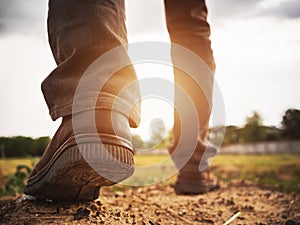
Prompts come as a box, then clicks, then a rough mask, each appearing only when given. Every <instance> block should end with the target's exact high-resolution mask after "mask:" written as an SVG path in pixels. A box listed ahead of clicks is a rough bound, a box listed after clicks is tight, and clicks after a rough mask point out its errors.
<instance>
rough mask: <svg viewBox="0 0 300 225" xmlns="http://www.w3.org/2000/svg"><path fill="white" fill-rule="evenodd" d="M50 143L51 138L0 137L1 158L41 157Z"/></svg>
mask: <svg viewBox="0 0 300 225" xmlns="http://www.w3.org/2000/svg"><path fill="white" fill-rule="evenodd" d="M49 142H50V138H49V137H39V138H31V137H23V136H16V137H0V156H1V158H5V157H26V156H41V155H42V154H43V152H44V150H45V148H46V147H47V145H48V143H49Z"/></svg>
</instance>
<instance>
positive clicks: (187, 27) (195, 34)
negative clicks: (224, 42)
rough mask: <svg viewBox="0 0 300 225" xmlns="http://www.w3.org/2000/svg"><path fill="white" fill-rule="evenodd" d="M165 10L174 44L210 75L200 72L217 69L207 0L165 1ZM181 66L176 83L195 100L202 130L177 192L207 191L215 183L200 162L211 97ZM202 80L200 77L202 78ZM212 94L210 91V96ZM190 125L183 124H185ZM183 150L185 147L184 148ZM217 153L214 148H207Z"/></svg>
mask: <svg viewBox="0 0 300 225" xmlns="http://www.w3.org/2000/svg"><path fill="white" fill-rule="evenodd" d="M165 12H166V20H167V28H168V31H169V34H170V39H171V42H172V43H173V44H177V45H180V46H182V47H184V48H187V49H189V50H191V51H192V52H193V53H195V54H196V55H197V56H199V57H200V58H201V59H202V60H203V61H204V62H205V64H207V66H208V67H209V69H210V70H211V74H201V71H199V76H207V75H213V74H214V71H215V62H214V57H213V52H212V49H211V41H210V26H209V24H208V22H207V8H206V4H205V1H204V0H185V1H182V0H165ZM177 57H180V56H177V55H176V51H174V48H173V49H172V60H173V63H175V64H176V59H177ZM185 72H186V71H182V70H180V69H178V68H176V65H175V68H174V78H175V79H174V80H175V84H176V85H177V86H179V87H180V88H182V89H183V90H184V91H185V92H186V93H187V94H188V95H189V96H190V98H191V99H192V101H193V103H194V105H195V107H196V110H197V114H198V118H199V122H200V124H199V125H200V130H199V133H198V144H197V146H196V149H195V151H194V153H193V155H192V157H191V159H190V160H189V161H188V162H187V164H186V165H185V166H184V167H183V168H182V169H180V171H179V175H178V178H177V182H176V184H175V191H176V192H177V193H188V194H189V193H190V194H192V193H195V194H197V193H204V192H207V191H209V190H211V189H213V188H215V185H214V184H213V183H212V182H211V180H210V178H209V176H208V173H207V171H206V172H200V171H199V164H200V161H201V158H202V156H203V154H204V151H205V149H206V147H207V146H206V141H207V133H208V123H209V117H210V113H211V99H207V97H206V95H205V94H204V92H203V91H202V90H201V88H200V87H199V86H198V85H197V84H196V83H195V82H194V81H193V79H191V77H190V76H189V75H188V74H186V73H185ZM201 79H202V80H203V79H211V78H210V77H207V78H205V77H202V78H201ZM201 79H200V80H201ZM179 95H180V93H179V92H177V91H176V90H175V108H176V107H177V106H180V105H183V104H184V102H180V96H179ZM209 96H211V93H210V95H209ZM180 116H182V115H178V114H177V112H176V110H175V113H174V145H173V146H171V147H170V149H169V151H170V153H172V152H173V151H174V149H175V147H176V145H177V144H178V141H179V139H180V135H181V125H180V123H181V122H180ZM185 125H186V126H189V125H188V124H184V126H185ZM182 151H184V149H183V150H182ZM207 151H211V153H212V154H214V152H215V149H214V148H210V147H208V148H207ZM173 160H174V162H175V164H179V163H178V162H179V161H180V159H176V158H173Z"/></svg>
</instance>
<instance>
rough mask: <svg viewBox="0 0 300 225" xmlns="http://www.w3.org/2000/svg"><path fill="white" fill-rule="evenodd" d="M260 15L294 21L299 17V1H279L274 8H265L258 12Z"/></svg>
mask: <svg viewBox="0 0 300 225" xmlns="http://www.w3.org/2000/svg"><path fill="white" fill-rule="evenodd" d="M260 15H265V16H276V17H281V18H286V19H295V18H299V17H300V1H299V0H288V1H281V2H280V3H279V4H277V5H276V6H273V7H270V8H265V9H262V10H261V11H260Z"/></svg>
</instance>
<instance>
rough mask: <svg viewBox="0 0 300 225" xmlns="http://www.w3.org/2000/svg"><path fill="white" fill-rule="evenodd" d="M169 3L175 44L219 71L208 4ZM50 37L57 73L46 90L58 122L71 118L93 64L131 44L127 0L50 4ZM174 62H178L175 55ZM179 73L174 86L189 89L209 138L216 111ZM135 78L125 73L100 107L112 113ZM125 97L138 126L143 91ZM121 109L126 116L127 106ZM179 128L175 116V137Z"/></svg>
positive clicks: (53, 0) (199, 0) (193, 0)
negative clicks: (81, 84)
mask: <svg viewBox="0 0 300 225" xmlns="http://www.w3.org/2000/svg"><path fill="white" fill-rule="evenodd" d="M164 2H165V12H166V21H167V27H168V31H169V33H170V38H171V41H172V42H173V43H176V44H179V45H181V46H183V47H186V48H188V49H190V50H192V51H193V52H194V53H196V54H197V55H198V56H200V57H201V58H202V59H203V60H204V62H205V63H206V64H207V65H208V66H209V67H210V69H211V71H212V72H214V70H215V63H214V58H213V54H212V50H211V44H210V39H209V36H210V27H209V24H208V23H207V9H206V5H205V1H204V0H165V1H164ZM141 4H142V1H141ZM48 34H49V43H50V46H51V50H52V52H53V56H54V58H55V61H56V63H57V68H56V69H55V70H54V71H53V72H52V73H51V74H50V75H49V76H48V77H47V78H46V79H45V80H44V81H43V83H42V91H43V94H44V97H45V100H46V102H47V104H48V107H49V111H50V115H51V117H52V119H53V120H55V119H57V118H59V117H63V116H66V115H70V114H71V113H72V103H73V98H74V93H75V91H76V87H77V85H78V83H79V81H80V78H81V77H82V75H83V73H84V71H85V70H86V69H87V68H88V67H89V65H90V64H91V63H92V62H93V61H94V60H95V59H96V58H97V57H99V56H100V55H102V54H104V53H105V52H107V51H109V50H111V49H113V48H115V47H117V46H120V45H122V44H125V43H127V32H126V27H125V9H124V0H49V13H48ZM172 58H173V60H176V54H175V53H174V52H172ZM111 63H115V62H111ZM174 72H175V82H176V83H177V84H179V85H180V86H182V87H183V88H184V89H186V90H187V92H188V93H189V94H190V96H191V98H192V99H193V101H194V102H195V105H196V107H197V111H198V114H199V115H200V127H201V132H200V136H201V138H202V139H204V138H205V136H206V133H207V126H208V120H209V116H210V112H211V109H210V106H209V104H208V101H207V99H205V96H204V95H203V93H202V91H201V90H199V88H197V87H195V85H194V84H193V81H191V80H190V79H189V78H188V76H186V75H185V74H184V72H183V71H179V70H177V69H176V68H175V70H174ZM200 75H201V74H199V76H200ZM99 76H100V77H101V75H99ZM136 79H137V78H136V74H135V71H134V69H133V67H128V68H126V69H124V70H123V71H120V72H119V74H118V76H116V77H115V78H112V79H111V80H109V81H108V82H107V83H106V85H105V88H104V89H103V90H102V91H101V94H100V95H99V97H98V99H97V106H98V108H103V109H108V110H110V109H111V106H112V104H113V102H114V100H115V99H116V96H118V94H119V92H120V91H121V89H122V87H124V86H126V85H127V84H129V83H131V82H132V81H135V80H136ZM95 91H97V90H95ZM126 93H127V95H126V94H125V95H124V94H123V95H122V98H123V99H121V101H120V102H123V105H124V111H127V109H125V108H128V107H130V108H131V112H132V113H131V114H130V115H129V121H130V125H131V126H132V127H136V126H138V124H139V121H140V106H139V104H134V103H135V101H136V100H137V99H138V98H139V96H140V94H139V88H138V87H136V88H134V89H132V90H131V91H130V92H126ZM83 99H84V98H83ZM84 101H85V100H83V105H85V107H86V108H84V107H83V109H82V110H83V111H84V110H87V109H89V107H88V102H89V101H91V99H89V97H88V93H87V95H86V104H84ZM176 104H180V103H179V102H176V93H175V106H176ZM118 110H119V111H120V112H121V113H122V107H119V108H118ZM153 110H155V109H153ZM179 124H180V123H179V120H178V116H176V115H175V133H176V130H177V131H178V132H179V130H180V125H179ZM178 132H177V133H178ZM175 136H176V135H175Z"/></svg>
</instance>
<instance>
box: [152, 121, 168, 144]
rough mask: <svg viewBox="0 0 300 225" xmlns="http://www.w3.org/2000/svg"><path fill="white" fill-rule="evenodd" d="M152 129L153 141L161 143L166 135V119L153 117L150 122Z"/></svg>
mask: <svg viewBox="0 0 300 225" xmlns="http://www.w3.org/2000/svg"><path fill="white" fill-rule="evenodd" d="M150 129H151V137H150V139H151V143H153V144H155V145H158V144H160V143H161V142H162V141H163V140H164V138H165V135H166V126H165V124H164V121H163V120H162V119H160V118H156V119H153V120H152V121H151V124H150Z"/></svg>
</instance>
